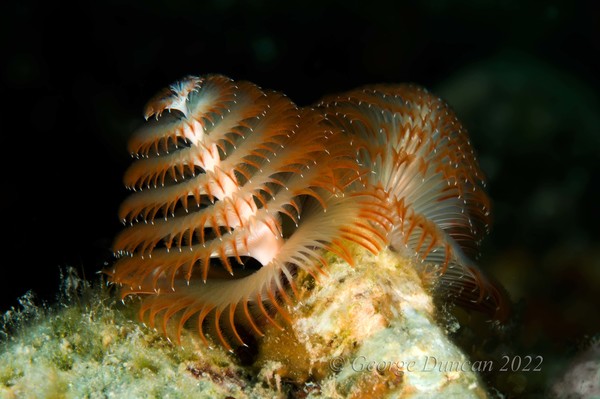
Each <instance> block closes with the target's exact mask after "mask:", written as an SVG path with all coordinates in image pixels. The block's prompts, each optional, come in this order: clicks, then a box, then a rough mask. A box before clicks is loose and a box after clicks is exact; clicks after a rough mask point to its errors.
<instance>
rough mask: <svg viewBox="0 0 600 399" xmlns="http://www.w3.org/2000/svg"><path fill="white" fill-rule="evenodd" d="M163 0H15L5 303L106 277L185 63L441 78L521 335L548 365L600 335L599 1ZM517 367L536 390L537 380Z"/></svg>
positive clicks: (300, 88) (329, 82)
mask: <svg viewBox="0 0 600 399" xmlns="http://www.w3.org/2000/svg"><path fill="white" fill-rule="evenodd" d="M166 3H167V2H165V4H162V3H160V2H157V1H147V2H143V4H142V2H140V3H138V4H129V3H127V2H117V1H103V2H101V4H100V5H84V4H75V5H69V6H66V5H61V4H60V3H57V2H47V3H43V4H42V3H39V4H38V3H33V2H28V1H25V2H20V3H19V4H17V2H10V3H8V4H6V5H3V7H2V8H3V10H2V13H1V15H0V30H1V35H0V41H1V43H2V62H1V79H2V95H3V100H4V101H3V103H4V104H3V107H2V114H1V115H2V124H1V132H2V133H1V138H2V142H1V146H2V164H3V171H4V173H3V177H4V178H3V180H2V185H3V187H2V193H3V195H2V211H3V215H2V216H3V217H2V227H3V229H2V230H3V232H4V238H3V240H2V249H3V254H4V255H5V256H4V257H3V258H2V260H1V261H0V262H1V266H0V271H1V273H2V277H1V280H0V313H1V312H3V311H5V310H8V309H9V308H10V307H11V306H18V305H17V304H18V302H17V298H18V297H20V296H21V295H23V294H24V293H25V292H26V291H28V290H33V291H34V292H35V294H36V295H37V297H38V298H39V300H40V301H41V300H45V301H49V302H53V301H54V298H55V295H56V292H57V288H58V285H59V270H60V268H61V267H64V266H67V265H70V266H73V267H75V268H77V269H78V270H79V271H80V272H81V273H82V274H83V275H85V276H86V277H87V278H88V279H95V278H96V277H95V273H96V272H97V271H98V270H100V269H101V268H103V265H104V262H110V261H111V259H112V258H111V252H110V245H111V241H112V238H113V236H114V235H115V233H116V232H118V231H119V230H120V228H121V226H120V223H119V222H118V220H117V216H116V215H117V209H118V206H119V203H120V202H121V201H122V199H123V198H124V197H125V196H126V191H125V189H124V188H123V187H122V183H121V176H122V174H123V171H124V170H125V168H126V167H127V165H128V164H129V162H130V159H129V155H128V154H127V153H126V150H125V148H126V140H127V137H128V135H129V134H130V133H131V132H132V131H133V130H134V129H135V128H136V127H137V126H139V125H140V124H141V123H142V121H143V118H142V109H143V106H144V104H145V102H146V101H147V100H148V99H149V98H150V97H151V96H152V95H153V94H155V92H157V91H158V90H159V89H161V88H163V87H165V86H166V85H168V84H170V83H172V82H173V81H175V80H177V79H179V78H181V77H183V76H185V75H188V74H206V73H213V72H214V73H222V74H225V75H228V76H230V77H232V78H234V79H238V80H250V81H252V82H254V83H257V84H258V85H260V86H262V87H265V88H271V89H276V90H278V91H282V92H284V93H286V94H287V95H288V96H289V97H290V98H292V100H294V101H295V102H296V103H297V104H299V105H307V104H310V103H312V102H314V101H316V100H318V99H319V98H320V97H321V96H322V95H325V94H328V93H334V92H336V91H340V90H345V89H350V88H353V87H356V86H358V85H362V84H366V83H378V82H415V83H418V84H421V85H423V86H426V87H428V88H429V89H431V90H432V91H434V92H435V93H437V94H439V95H441V96H442V97H443V98H445V99H446V100H447V101H448V102H449V103H450V105H451V106H452V107H453V108H454V109H455V111H456V112H457V114H458V116H459V118H460V119H461V120H462V121H463V122H464V124H465V126H466V127H467V128H468V129H469V131H470V134H471V137H472V141H473V143H474V146H475V148H476V149H477V152H478V154H479V158H480V160H481V163H482V167H483V169H484V171H485V172H486V174H487V175H488V177H489V185H488V187H489V193H490V195H491V197H492V200H493V204H494V219H495V221H494V227H493V230H492V233H491V235H490V237H488V239H487V240H486V242H485V244H484V248H483V251H482V252H483V253H482V258H481V259H480V264H481V265H482V266H481V267H482V268H483V269H484V270H486V271H487V273H488V274H491V275H494V276H495V277H496V278H497V279H498V280H500V281H501V282H502V283H503V284H504V285H505V287H506V288H507V290H508V292H509V293H510V295H511V297H512V299H513V301H514V302H515V303H516V309H517V315H518V319H517V324H518V325H519V328H518V331H517V336H516V338H515V342H514V348H517V349H521V350H522V351H524V352H528V353H541V354H542V355H544V356H545V357H546V358H548V359H551V360H552V361H555V363H554V364H555V366H549V369H548V371H547V373H549V374H552V373H559V372H560V371H561V370H560V367H561V366H560V365H563V364H564V363H561V361H565V359H568V358H569V357H570V356H572V355H573V354H574V353H576V352H577V351H578V350H581V349H582V348H585V347H587V346H589V345H590V344H593V343H594V342H597V341H595V340H597V339H598V333H600V321H599V316H598V309H599V308H600V299H599V297H600V294H599V292H598V291H599V288H600V261H599V258H600V246H599V245H598V243H599V233H598V230H599V229H598V222H599V221H600V217H599V211H598V204H599V200H600V195H599V194H598V187H599V184H600V181H599V180H600V178H599V176H600V174H599V172H600V165H599V164H600V162H599V161H598V153H599V151H600V113H599V110H600V106H599V98H598V89H599V88H600V80H599V78H598V73H599V72H600V63H599V61H598V58H597V57H598V54H600V45H599V43H600V30H599V26H600V19H599V17H598V15H599V14H598V13H597V12H595V10H593V9H592V7H591V5H588V4H587V3H586V2H576V1H563V0H561V1H550V2H546V3H544V4H542V3H540V2H523V1H519V0H505V1H487V2H479V1H474V0H473V1H466V0H464V1H444V0H437V1H422V2H408V3H406V2H392V1H390V2H378V1H369V2H348V1H329V2H327V1H325V2H318V1H303V2H298V3H285V2H279V1H267V0H263V1H253V2H241V1H236V0H222V1H217V0H214V1H170V2H168V4H166ZM591 3H592V2H590V4H591ZM595 337H596V338H595ZM514 348H513V349H514ZM544 376H546V374H545V375H544ZM536 378H537V377H536ZM521 384H522V385H523V384H524V388H523V390H522V392H523V393H527V392H530V393H531V394H532V395H535V394H536V392H538V393H539V392H540V389H542V388H540V387H542V386H543V383H537V384H536V383H535V382H529V383H528V382H527V381H526V382H525V383H523V382H521Z"/></svg>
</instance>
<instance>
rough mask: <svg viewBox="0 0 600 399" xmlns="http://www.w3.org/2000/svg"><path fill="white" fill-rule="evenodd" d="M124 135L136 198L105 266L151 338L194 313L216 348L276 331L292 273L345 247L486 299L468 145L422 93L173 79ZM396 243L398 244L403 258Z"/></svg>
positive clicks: (478, 202) (481, 215) (482, 304)
mask: <svg viewBox="0 0 600 399" xmlns="http://www.w3.org/2000/svg"><path fill="white" fill-rule="evenodd" d="M145 116H146V119H149V121H148V123H147V124H146V125H144V126H143V127H142V128H141V129H140V130H139V131H138V132H137V133H136V134H135V135H134V136H133V137H132V139H131V140H130V143H129V150H130V151H131V153H132V155H133V156H134V157H137V158H138V160H137V161H136V162H134V163H133V164H132V166H131V167H130V168H129V169H128V171H127V172H126V174H125V179H124V180H125V184H126V186H127V187H129V188H131V189H132V190H135V191H136V193H134V194H133V195H131V196H130V197H129V198H127V199H126V200H125V201H124V203H123V204H122V206H121V209H120V218H121V219H122V220H123V222H124V223H126V224H127V223H129V224H130V227H128V228H126V229H125V230H124V231H123V232H122V233H121V234H120V235H119V236H118V237H117V238H116V240H115V244H114V249H115V252H116V253H117V254H118V255H119V259H118V260H117V262H116V263H115V265H114V267H113V268H112V269H111V270H109V271H107V273H108V274H109V275H110V276H111V277H110V279H111V281H112V282H115V283H119V284H120V285H122V287H123V288H122V295H123V296H127V295H131V294H145V295H146V297H145V299H144V302H143V304H142V306H141V310H140V313H141V316H142V317H143V318H145V319H146V320H148V321H149V323H150V324H151V325H154V324H155V323H156V321H157V319H160V324H161V326H162V329H163V331H164V332H165V333H167V322H168V321H169V320H170V319H176V320H177V322H176V323H175V325H176V326H177V331H176V332H175V335H176V336H178V335H179V334H180V332H181V328H182V327H183V325H184V324H186V323H187V322H188V321H190V320H191V319H194V320H195V325H196V328H197V329H198V332H199V334H200V337H201V338H202V339H203V340H204V341H205V342H206V343H208V340H207V338H206V336H205V332H206V331H211V332H212V333H213V334H214V336H215V337H217V338H218V339H219V341H220V342H221V343H222V344H223V346H224V347H225V348H227V349H229V350H231V349H232V344H231V342H230V340H231V339H233V340H234V341H235V342H236V344H241V345H244V342H245V340H244V335H245V332H253V333H255V334H258V335H262V334H263V329H262V328H261V324H262V322H264V321H266V322H268V323H271V324H273V325H275V326H277V327H281V326H280V324H279V322H278V321H277V320H276V318H275V317H274V314H275V313H279V314H280V315H281V316H282V317H283V318H284V319H286V318H287V319H289V316H288V315H287V314H286V310H285V308H284V306H283V304H284V303H286V302H287V303H291V301H292V299H291V296H292V294H294V293H295V292H296V287H295V284H294V273H295V272H296V270H298V269H302V270H304V271H306V272H308V273H309V274H311V275H312V276H314V277H315V278H317V279H318V275H319V274H320V273H321V272H323V268H324V267H325V266H326V261H325V260H324V257H323V255H322V251H323V250H327V251H331V252H334V253H336V254H338V255H339V256H341V257H343V258H344V259H346V260H347V261H348V262H350V263H351V262H352V258H351V256H350V253H349V251H348V249H347V242H355V243H357V244H358V245H360V246H362V247H364V248H366V249H367V250H369V251H371V252H373V253H377V252H379V251H380V250H381V249H382V248H384V247H385V246H388V245H389V246H391V247H392V248H394V249H396V250H398V251H401V252H405V253H407V254H409V255H410V256H412V255H413V252H414V253H416V254H417V256H418V258H419V259H420V260H421V261H422V264H423V265H424V266H423V268H422V275H423V276H424V278H425V280H426V281H427V282H429V283H430V284H431V285H435V286H436V287H437V289H438V290H440V291H441V292H444V293H449V294H452V296H453V297H455V298H456V301H457V302H459V303H463V304H465V305H473V306H477V307H479V308H483V309H487V310H490V311H492V312H495V311H496V310H497V309H499V308H500V309H501V308H502V306H501V305H502V303H501V302H502V296H501V293H500V292H499V291H498V290H496V289H495V288H494V286H492V285H490V284H489V283H488V282H487V280H486V279H485V278H484V277H483V276H482V275H481V274H480V273H479V272H478V271H477V268H476V267H475V266H473V265H471V264H470V262H469V261H468V260H467V257H466V256H465V255H463V252H466V253H471V252H473V250H474V248H475V247H476V244H477V241H478V240H479V239H480V238H481V237H482V235H483V233H484V232H485V228H486V226H487V223H488V210H489V204H488V200H487V197H486V195H485V193H484V192H483V190H482V189H481V187H480V186H481V184H482V178H481V174H480V172H479V169H478V167H477V164H476V161H475V158H474V156H473V154H472V151H471V148H470V143H469V142H468V138H467V136H466V133H465V132H464V130H463V129H462V128H461V127H460V123H459V122H458V121H457V120H456V118H455V117H454V116H453V115H452V114H451V112H450V111H449V110H448V109H447V107H445V106H444V105H443V104H442V103H441V101H439V100H437V99H435V98H434V97H433V96H431V95H429V94H428V93H426V92H425V91H423V90H422V89H418V88H411V87H408V86H396V87H394V86H390V87H388V86H372V87H369V88H364V89H361V90H356V91H352V92H349V93H347V94H344V95H341V96H337V97H331V98H326V99H325V100H323V101H322V102H321V103H319V104H318V105H317V106H316V107H315V108H298V107H297V106H296V105H295V104H293V103H292V102H291V101H290V100H289V99H288V98H286V97H285V96H284V95H282V94H279V93H276V92H271V91H263V90H261V89H260V88H258V87H257V86H255V85H253V84H251V83H247V82H238V83H236V82H234V81H232V80H230V79H228V78H225V77H223V76H219V75H210V76H205V77H188V78H186V79H184V80H182V81H180V82H178V83H175V84H173V85H172V86H170V87H169V88H168V89H165V90H164V91H162V92H161V93H159V94H158V95H157V96H156V97H155V98H154V99H152V100H151V101H150V103H149V104H148V106H147V107H146V111H145ZM406 251H408V252H406Z"/></svg>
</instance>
